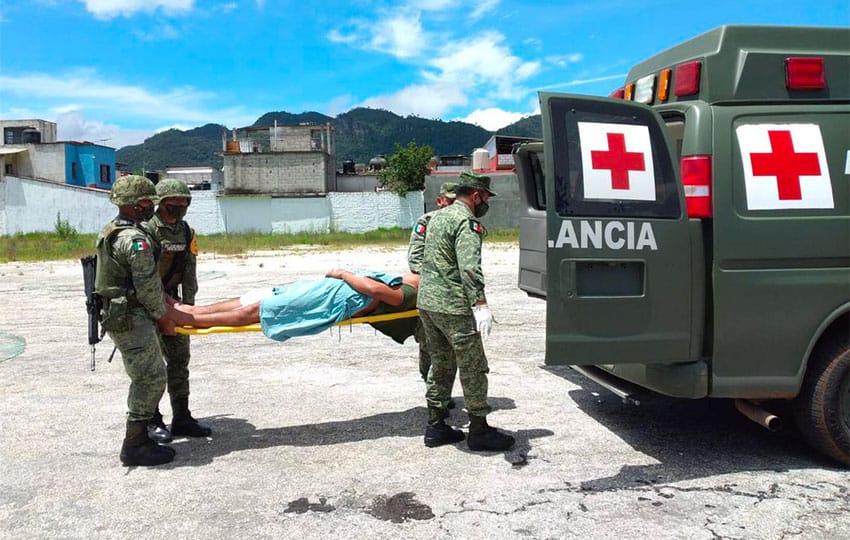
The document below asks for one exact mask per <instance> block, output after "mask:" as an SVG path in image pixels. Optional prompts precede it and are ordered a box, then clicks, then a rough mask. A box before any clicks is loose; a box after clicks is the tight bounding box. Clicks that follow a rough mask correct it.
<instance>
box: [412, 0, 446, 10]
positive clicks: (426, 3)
mask: <svg viewBox="0 0 850 540" xmlns="http://www.w3.org/2000/svg"><path fill="white" fill-rule="evenodd" d="M456 3H457V0H420V1H418V2H411V3H410V4H408V7H410V8H413V9H421V10H422V11H442V10H444V9H448V8H450V7H453V6H454V5H455V4H456Z"/></svg>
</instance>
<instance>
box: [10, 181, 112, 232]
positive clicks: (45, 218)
mask: <svg viewBox="0 0 850 540" xmlns="http://www.w3.org/2000/svg"><path fill="white" fill-rule="evenodd" d="M2 184H3V186H2V188H3V197H2V200H3V207H2V210H3V212H2V213H3V216H4V218H5V219H0V222H4V223H3V225H4V226H3V228H2V229H0V233H2V234H17V233H31V232H52V231H54V230H55V226H56V215H57V213H58V214H59V215H60V216H61V219H62V220H63V221H67V222H68V223H69V224H70V225H71V226H73V227H74V228H75V229H77V231H79V232H83V233H93V232H98V231H100V229H102V228H103V225H104V224H105V223H107V222H108V221H109V220H110V219H112V218H113V217H115V215H116V214H117V213H118V210H117V209H116V208H115V206H113V205H112V204H111V203H110V202H109V192H107V191H101V190H94V189H86V188H82V187H76V186H69V185H66V184H57V183H53V182H39V181H36V180H23V179H19V178H15V177H12V176H7V177H6V180H5V181H4V182H2Z"/></svg>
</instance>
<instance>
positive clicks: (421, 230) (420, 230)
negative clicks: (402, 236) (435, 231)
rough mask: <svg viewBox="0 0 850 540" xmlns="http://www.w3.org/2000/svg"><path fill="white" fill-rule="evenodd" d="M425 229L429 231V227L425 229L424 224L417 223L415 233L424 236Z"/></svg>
mask: <svg viewBox="0 0 850 540" xmlns="http://www.w3.org/2000/svg"><path fill="white" fill-rule="evenodd" d="M425 229H427V227H425V224H424V223H417V224H416V226H415V227H414V228H413V232H415V233H416V234H418V235H424V234H425Z"/></svg>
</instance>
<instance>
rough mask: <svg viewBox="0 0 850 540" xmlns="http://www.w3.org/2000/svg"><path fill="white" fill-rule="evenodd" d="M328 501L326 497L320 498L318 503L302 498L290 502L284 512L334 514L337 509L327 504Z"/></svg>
mask: <svg viewBox="0 0 850 540" xmlns="http://www.w3.org/2000/svg"><path fill="white" fill-rule="evenodd" d="M327 502H328V500H327V499H326V498H325V497H319V502H318V503H311V502H310V500H309V499H307V497H301V498H300V499H295V500H294V501H292V502H290V503H289V505H288V506H287V507H286V510H284V512H285V513H293V512H294V513H296V514H305V513H307V512H325V513H327V512H333V511H334V510H336V507H335V506H333V505H331V504H327Z"/></svg>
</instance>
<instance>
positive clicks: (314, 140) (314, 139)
mask: <svg viewBox="0 0 850 540" xmlns="http://www.w3.org/2000/svg"><path fill="white" fill-rule="evenodd" d="M322 134H323V133H322V131H320V130H318V129H311V130H310V150H322V149H323V148H324V145H323V144H322Z"/></svg>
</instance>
